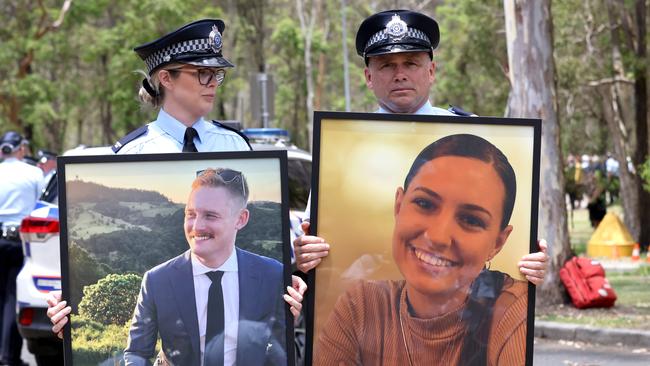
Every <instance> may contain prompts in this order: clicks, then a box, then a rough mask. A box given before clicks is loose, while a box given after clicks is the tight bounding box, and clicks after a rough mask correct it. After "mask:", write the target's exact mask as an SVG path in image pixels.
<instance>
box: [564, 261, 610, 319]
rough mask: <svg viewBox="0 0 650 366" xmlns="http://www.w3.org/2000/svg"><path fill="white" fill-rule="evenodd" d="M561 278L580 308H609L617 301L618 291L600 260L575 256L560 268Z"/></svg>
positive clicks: (576, 305) (575, 303) (572, 299)
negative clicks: (615, 289) (606, 274)
mask: <svg viewBox="0 0 650 366" xmlns="http://www.w3.org/2000/svg"><path fill="white" fill-rule="evenodd" d="M560 279H562V283H563V284H564V287H566V289H567V291H568V292H569V296H571V301H572V302H573V305H575V307H576V308H578V309H585V308H609V307H612V306H614V302H616V293H615V292H614V289H613V288H612V287H611V286H610V285H609V282H608V281H607V278H605V270H604V269H603V266H602V265H601V264H600V262H598V261H595V260H593V259H589V258H584V257H573V258H571V259H569V260H568V261H566V263H564V267H562V269H560Z"/></svg>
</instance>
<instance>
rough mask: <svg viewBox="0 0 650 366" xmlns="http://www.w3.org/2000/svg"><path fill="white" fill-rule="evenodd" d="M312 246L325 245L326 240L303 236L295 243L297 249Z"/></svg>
mask: <svg viewBox="0 0 650 366" xmlns="http://www.w3.org/2000/svg"><path fill="white" fill-rule="evenodd" d="M310 244H325V239H323V238H321V237H318V236H311V235H303V236H299V237H297V238H296V240H294V241H293V245H294V246H295V247H304V246H306V245H310Z"/></svg>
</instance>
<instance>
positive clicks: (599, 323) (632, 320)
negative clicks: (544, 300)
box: [535, 206, 650, 330]
mask: <svg viewBox="0 0 650 366" xmlns="http://www.w3.org/2000/svg"><path fill="white" fill-rule="evenodd" d="M608 211H613V212H615V213H617V214H618V215H619V217H622V216H621V207H620V206H610V207H608ZM593 231H594V229H593V228H591V225H590V223H589V214H588V212H587V210H586V209H578V210H575V211H574V213H573V223H572V222H571V217H570V216H569V234H570V237H571V248H572V249H573V250H574V252H575V253H576V254H578V255H584V254H586V249H587V242H588V241H589V238H590V237H591V234H593ZM641 262H642V263H643V264H641V265H640V266H639V268H637V269H635V270H632V271H627V272H614V271H609V272H607V279H608V280H609V282H610V284H611V285H612V287H613V288H614V291H616V295H617V297H618V298H617V300H616V304H615V306H614V307H612V308H609V309H582V310H579V309H576V308H575V307H573V305H571V304H565V305H556V306H549V307H539V308H538V309H536V316H535V318H536V319H537V320H546V321H557V322H563V323H573V324H582V325H591V326H596V327H606V328H635V329H644V330H647V329H650V264H647V262H646V261H645V257H642V258H641Z"/></svg>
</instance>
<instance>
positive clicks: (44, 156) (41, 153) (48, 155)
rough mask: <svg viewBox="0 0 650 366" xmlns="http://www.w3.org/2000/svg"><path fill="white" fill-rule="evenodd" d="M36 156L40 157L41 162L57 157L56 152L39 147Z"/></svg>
mask: <svg viewBox="0 0 650 366" xmlns="http://www.w3.org/2000/svg"><path fill="white" fill-rule="evenodd" d="M36 157H37V158H38V161H39V163H45V162H47V161H48V160H53V159H56V154H55V153H53V152H51V151H48V150H43V149H39V150H38V151H37V152H36Z"/></svg>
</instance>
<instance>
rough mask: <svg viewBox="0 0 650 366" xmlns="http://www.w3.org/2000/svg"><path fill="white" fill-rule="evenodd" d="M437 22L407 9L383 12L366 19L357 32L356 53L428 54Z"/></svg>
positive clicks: (435, 43)
mask: <svg viewBox="0 0 650 366" xmlns="http://www.w3.org/2000/svg"><path fill="white" fill-rule="evenodd" d="M439 41H440V31H439V29H438V23H437V22H436V21H435V20H434V19H433V18H430V17H428V16H426V15H424V14H421V13H417V12H414V11H410V10H387V11H382V12H380V13H376V14H373V15H371V16H369V17H368V18H366V20H364V21H363V22H362V23H361V26H359V30H358V31H357V40H356V46H357V53H358V54H359V56H362V57H363V58H364V59H365V60H366V62H368V57H370V56H377V55H384V54H387V53H399V52H417V51H424V52H429V55H432V52H433V50H434V49H436V47H438V42H439Z"/></svg>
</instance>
